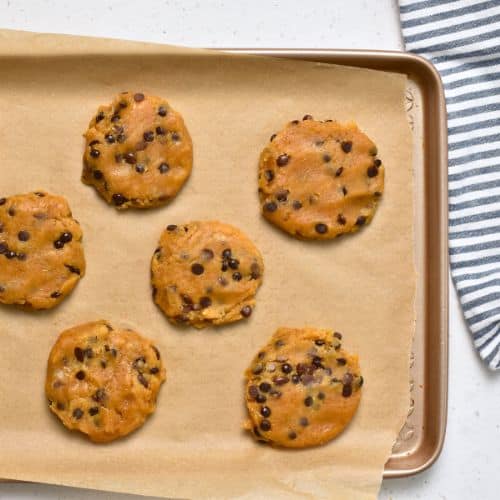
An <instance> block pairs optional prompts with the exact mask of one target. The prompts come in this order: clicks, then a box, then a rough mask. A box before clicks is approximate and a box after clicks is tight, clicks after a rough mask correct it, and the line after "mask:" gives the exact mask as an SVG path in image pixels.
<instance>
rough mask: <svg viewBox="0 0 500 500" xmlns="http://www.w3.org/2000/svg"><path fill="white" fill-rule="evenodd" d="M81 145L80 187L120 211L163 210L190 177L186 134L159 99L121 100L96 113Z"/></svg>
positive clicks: (128, 96) (135, 96)
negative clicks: (88, 188) (91, 190)
mask: <svg viewBox="0 0 500 500" xmlns="http://www.w3.org/2000/svg"><path fill="white" fill-rule="evenodd" d="M85 139H86V146H85V153H84V156H83V162H84V167H83V174H82V181H83V182H84V183H85V184H89V185H91V186H94V187H95V189H96V190H97V192H98V193H99V194H100V195H101V196H102V197H103V198H104V199H105V200H106V201H107V202H108V203H110V204H112V205H113V206H115V207H116V208H118V209H125V208H130V207H134V208H149V207H156V206H159V205H164V204H165V203H167V202H168V201H169V200H171V199H172V198H173V197H174V196H175V195H176V194H177V193H178V191H179V190H180V189H181V187H182V186H183V184H184V183H185V182H186V180H187V178H188V177H189V174H190V173H191V167H192V165H193V145H192V142H191V137H190V136H189V132H188V131H187V128H186V126H185V125H184V120H183V119H182V116H181V115H180V114H179V113H177V112H176V111H175V110H174V109H172V107H171V106H170V104H169V103H168V102H167V101H166V100H165V99H162V98H160V97H153V96H145V95H144V94H141V93H133V92H123V93H121V94H119V95H118V96H116V97H115V99H114V100H113V102H112V103H111V104H110V105H108V106H101V107H100V108H99V109H98V110H97V114H96V115H95V117H94V118H92V120H91V122H90V124H89V128H88V130H87V132H86V133H85Z"/></svg>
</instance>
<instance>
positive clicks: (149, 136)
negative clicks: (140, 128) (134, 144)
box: [142, 130, 155, 142]
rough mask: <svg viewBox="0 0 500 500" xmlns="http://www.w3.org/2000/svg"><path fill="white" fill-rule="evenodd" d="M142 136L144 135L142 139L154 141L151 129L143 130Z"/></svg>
mask: <svg viewBox="0 0 500 500" xmlns="http://www.w3.org/2000/svg"><path fill="white" fill-rule="evenodd" d="M142 136H143V137H144V140H145V141H147V142H151V141H154V138H155V134H154V132H153V131H152V130H148V131H147V132H144V134H142Z"/></svg>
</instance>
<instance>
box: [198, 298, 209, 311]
mask: <svg viewBox="0 0 500 500" xmlns="http://www.w3.org/2000/svg"><path fill="white" fill-rule="evenodd" d="M211 305H212V299H211V298H210V297H202V298H201V299H200V306H201V307H202V308H203V309H206V308H207V307H210V306H211Z"/></svg>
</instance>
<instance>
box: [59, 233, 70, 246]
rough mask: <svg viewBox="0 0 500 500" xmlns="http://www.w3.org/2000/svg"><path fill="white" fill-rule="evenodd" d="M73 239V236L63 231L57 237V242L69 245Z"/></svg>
mask: <svg viewBox="0 0 500 500" xmlns="http://www.w3.org/2000/svg"><path fill="white" fill-rule="evenodd" d="M72 239H73V235H72V234H71V233H70V232H69V231H65V232H64V233H62V234H61V236H59V240H60V241H62V242H63V243H69V242H70V241H71V240H72Z"/></svg>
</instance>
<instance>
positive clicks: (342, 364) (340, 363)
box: [337, 358, 347, 366]
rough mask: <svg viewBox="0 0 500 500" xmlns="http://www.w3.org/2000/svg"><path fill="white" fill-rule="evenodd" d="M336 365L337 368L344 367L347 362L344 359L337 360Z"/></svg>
mask: <svg viewBox="0 0 500 500" xmlns="http://www.w3.org/2000/svg"><path fill="white" fill-rule="evenodd" d="M337 364H338V365H339V366H344V365H345V364H347V360H346V359H345V358H337Z"/></svg>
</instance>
